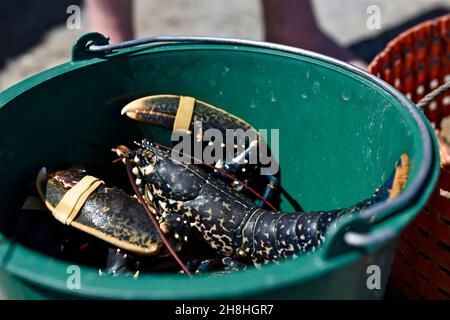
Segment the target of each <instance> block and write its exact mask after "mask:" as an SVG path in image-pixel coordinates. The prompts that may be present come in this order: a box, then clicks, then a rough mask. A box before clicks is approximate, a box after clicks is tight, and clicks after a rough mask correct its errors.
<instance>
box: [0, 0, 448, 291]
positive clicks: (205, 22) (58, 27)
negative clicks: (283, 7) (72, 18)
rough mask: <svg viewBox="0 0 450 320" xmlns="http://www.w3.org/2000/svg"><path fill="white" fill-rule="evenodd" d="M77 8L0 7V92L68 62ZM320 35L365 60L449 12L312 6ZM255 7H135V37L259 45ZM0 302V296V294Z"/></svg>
mask: <svg viewBox="0 0 450 320" xmlns="http://www.w3.org/2000/svg"><path fill="white" fill-rule="evenodd" d="M70 4H81V0H58V1H53V0H40V1H33V0H22V1H14V0H2V1H1V2H0V35H1V39H2V42H1V43H0V90H3V89H5V88H7V87H9V86H10V85H12V84H14V83H16V82H18V81H21V80H22V79H24V78H26V77H28V76H30V75H32V74H35V73H37V72H40V71H42V70H45V69H47V68H50V67H52V66H55V65H57V64H60V63H63V62H65V61H68V60H69V58H70V49H71V46H72V43H73V42H74V41H75V39H76V38H77V37H78V36H79V35H81V34H82V33H84V32H87V31H89V29H88V12H86V10H84V8H83V9H82V28H81V29H80V30H69V29H67V28H66V25H65V19H66V18H67V14H66V8H67V6H68V5H70ZM314 4H315V9H316V15H317V17H318V20H319V23H320V25H321V26H322V28H323V29H324V30H325V31H326V32H327V33H329V34H330V35H331V36H332V37H334V38H335V39H336V40H337V41H338V42H339V43H341V44H343V45H345V46H349V47H351V48H352V49H354V50H355V51H356V52H357V53H359V54H360V55H361V56H363V57H364V58H366V59H370V58H371V57H372V56H373V55H374V54H376V53H377V52H379V51H380V50H381V49H382V48H383V47H384V44H385V43H386V41H388V40H389V39H390V38H392V37H394V36H395V35H396V34H397V33H398V32H399V31H400V30H402V29H405V28H406V27H408V26H410V25H413V24H415V23H417V22H418V21H420V20H423V19H426V18H429V17H432V16H436V15H438V14H442V13H444V12H446V11H449V10H450V1H448V0H395V1H393V0H370V1H367V0H340V1H336V0H315V1H314ZM369 5H378V6H379V7H380V8H381V26H382V28H381V29H380V30H369V29H368V28H367V27H366V20H367V13H366V9H367V7H368V6H369ZM261 13H262V12H261V6H260V2H259V0H245V1H243V0H136V6H135V20H136V21H135V22H136V30H137V37H144V36H150V35H158V34H161V35H162V34H166V35H167V34H172V35H175V34H186V35H214V36H226V37H238V38H249V39H257V40H262V39H263V24H262V14H261ZM0 298H1V294H0Z"/></svg>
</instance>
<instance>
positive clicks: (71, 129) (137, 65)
mask: <svg viewBox="0 0 450 320" xmlns="http://www.w3.org/2000/svg"><path fill="white" fill-rule="evenodd" d="M65 68H66V69H67V70H69V69H70V72H64V70H65ZM55 70H56V71H51V70H50V71H49V72H48V73H47V75H48V79H47V78H46V75H45V74H43V75H42V74H41V75H39V76H38V77H36V78H35V81H34V82H33V80H31V81H29V83H28V85H29V86H30V87H29V88H27V90H26V91H24V92H23V93H21V94H20V95H17V96H15V93H16V92H15V91H16V90H22V88H20V86H18V87H15V88H14V87H13V88H11V89H9V91H8V92H6V93H4V97H8V96H10V97H13V98H12V99H11V100H10V101H8V102H7V103H5V104H4V106H3V107H2V108H1V109H0V127H1V128H2V129H3V133H2V135H0V176H1V177H2V179H1V182H0V229H1V231H2V232H3V233H5V234H10V233H11V232H12V229H13V228H14V221H16V220H17V215H18V209H19V208H20V205H21V204H22V201H23V199H24V196H25V190H26V188H27V185H28V184H29V183H30V182H31V181H32V180H33V179H34V177H35V175H36V173H37V171H38V170H39V169H40V168H41V167H42V166H55V165H60V166H69V165H73V164H79V163H88V164H92V163H96V164H105V165H109V164H110V163H111V161H112V160H113V159H114V158H115V155H114V154H113V153H112V152H111V148H113V147H115V146H117V145H119V144H126V145H129V146H132V145H133V141H134V140H139V139H140V138H141V137H142V136H145V137H147V138H149V139H151V140H155V141H159V142H167V138H168V137H169V132H167V131H165V130H161V129H157V128H154V127H150V126H147V125H142V124H139V125H138V124H137V123H136V122H134V121H133V120H130V119H127V118H125V117H124V116H121V115H120V110H121V108H122V107H123V106H124V105H125V104H126V103H128V102H130V101H132V100H134V99H136V98H139V97H142V96H146V95H152V94H179V95H188V96H193V97H195V98H197V99H199V100H202V101H205V102H207V103H210V104H213V105H215V106H217V107H219V108H223V109H225V110H226V111H228V112H231V113H233V114H235V115H237V116H239V117H241V118H243V119H245V120H246V121H248V122H249V123H251V124H252V125H253V126H254V127H256V128H257V129H268V130H270V129H278V130H279V131H278V132H279V156H278V161H279V163H280V167H281V181H282V184H283V186H284V188H285V189H287V190H288V192H289V193H290V194H291V195H292V196H293V197H294V198H295V199H296V200H298V201H299V203H301V205H302V206H303V208H304V209H306V210H327V209H333V208H338V207H344V206H349V205H351V204H353V203H355V202H357V201H360V200H363V199H366V198H368V197H369V196H370V195H371V194H372V193H373V192H374V190H375V188H377V187H379V186H381V185H382V184H383V183H384V181H385V180H386V179H387V178H388V175H389V174H390V173H391V172H392V170H393V169H394V165H395V162H396V161H397V160H398V159H399V157H400V155H401V153H403V152H406V153H408V154H409V155H410V157H411V159H412V163H411V172H410V177H411V179H414V176H415V175H416V173H417V166H416V165H415V164H416V162H415V161H416V159H418V157H419V158H420V155H421V153H422V145H421V143H420V140H419V139H418V138H417V136H418V125H417V123H416V122H415V121H414V120H413V119H412V117H411V115H410V114H409V113H408V111H407V110H406V109H405V108H404V107H402V106H401V105H400V104H399V103H398V101H397V100H396V98H395V97H393V96H392V95H390V94H389V93H387V92H385V91H384V90H383V89H382V88H381V87H378V86H376V85H373V83H371V81H370V80H369V79H365V78H363V77H361V76H357V75H355V74H353V73H351V72H350V71H347V70H344V69H343V68H341V67H338V66H335V65H332V64H331V63H327V62H323V61H319V60H316V59H312V58H309V57H303V56H300V55H295V54H292V53H287V52H281V51H277V50H269V49H261V48H253V47H245V46H225V45H207V46H206V45H205V46H202V45H195V46H194V45H183V44H180V45H160V46H157V47H154V48H151V49H146V50H138V51H136V52H134V53H126V54H121V55H118V56H115V57H111V58H106V59H93V60H92V61H89V62H79V63H78V65H77V63H75V64H72V63H68V64H66V65H63V66H60V67H58V68H57V69H55ZM52 72H54V73H52ZM50 75H51V76H50ZM271 142H273V141H270V139H269V144H271ZM272 148H273V146H272ZM419 160H420V159H419ZM117 165H118V166H121V164H117ZM282 209H283V210H286V211H292V208H291V207H290V206H289V204H288V202H287V201H283V203H282Z"/></svg>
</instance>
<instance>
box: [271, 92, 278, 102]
mask: <svg viewBox="0 0 450 320" xmlns="http://www.w3.org/2000/svg"><path fill="white" fill-rule="evenodd" d="M270 101H272V102H276V101H277V98H275V96H274V95H273V93H272V95H271V97H270Z"/></svg>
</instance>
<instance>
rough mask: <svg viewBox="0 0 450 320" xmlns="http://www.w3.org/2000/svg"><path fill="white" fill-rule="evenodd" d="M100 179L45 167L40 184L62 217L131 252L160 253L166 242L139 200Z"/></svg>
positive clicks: (41, 192)
mask: <svg viewBox="0 0 450 320" xmlns="http://www.w3.org/2000/svg"><path fill="white" fill-rule="evenodd" d="M86 181H87V182H88V183H87V184H86V185H87V186H88V187H87V188H85V189H83V187H82V185H83V184H85V183H86ZM96 181H100V180H98V179H96V178H95V177H91V176H88V175H87V174H86V172H84V171H82V170H64V171H56V172H52V173H50V174H49V173H47V171H46V169H45V168H42V169H41V171H40V172H39V174H38V176H37V179H36V187H37V190H38V193H39V195H40V197H41V198H42V200H43V202H44V203H45V205H46V207H47V208H48V209H49V210H50V212H51V213H52V214H53V216H55V218H57V219H58V220H59V221H61V222H63V223H65V224H67V225H70V226H71V227H74V228H76V229H79V230H81V231H83V232H85V233H88V234H90V235H93V236H95V237H97V238H99V239H101V240H104V241H106V242H108V243H110V244H113V245H115V246H117V247H119V248H121V249H124V250H127V251H130V252H134V253H137V254H141V255H155V254H157V253H159V252H160V249H161V247H162V245H163V242H162V240H161V238H160V236H159V234H158V231H157V230H156V227H155V226H154V225H153V224H152V222H151V221H150V219H149V218H148V216H147V213H146V212H145V210H144V209H143V207H142V205H141V204H140V203H139V201H138V200H137V199H135V198H133V197H132V196H130V195H128V194H126V193H125V192H124V191H123V190H121V189H119V188H115V187H113V188H109V187H106V186H104V185H103V183H96Z"/></svg>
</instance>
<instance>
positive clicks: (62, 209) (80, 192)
mask: <svg viewBox="0 0 450 320" xmlns="http://www.w3.org/2000/svg"><path fill="white" fill-rule="evenodd" d="M103 183H104V182H103V181H101V180H99V179H98V178H96V177H93V176H85V177H83V179H81V180H80V181H79V182H78V183H77V184H76V185H75V186H74V187H72V188H71V189H70V190H69V191H67V192H66V194H65V195H64V196H63V197H62V199H61V201H60V202H59V203H58V205H57V206H56V208H55V209H54V211H53V216H54V217H55V218H56V219H57V220H58V221H60V222H62V223H64V224H67V225H70V224H71V223H72V221H73V220H74V219H75V218H76V217H77V215H78V213H79V212H80V210H81V208H82V207H83V205H84V203H85V202H86V200H87V198H88V197H89V196H90V195H91V193H92V192H94V191H95V190H96V189H97V188H98V187H99V186H100V185H102V184H103Z"/></svg>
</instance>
